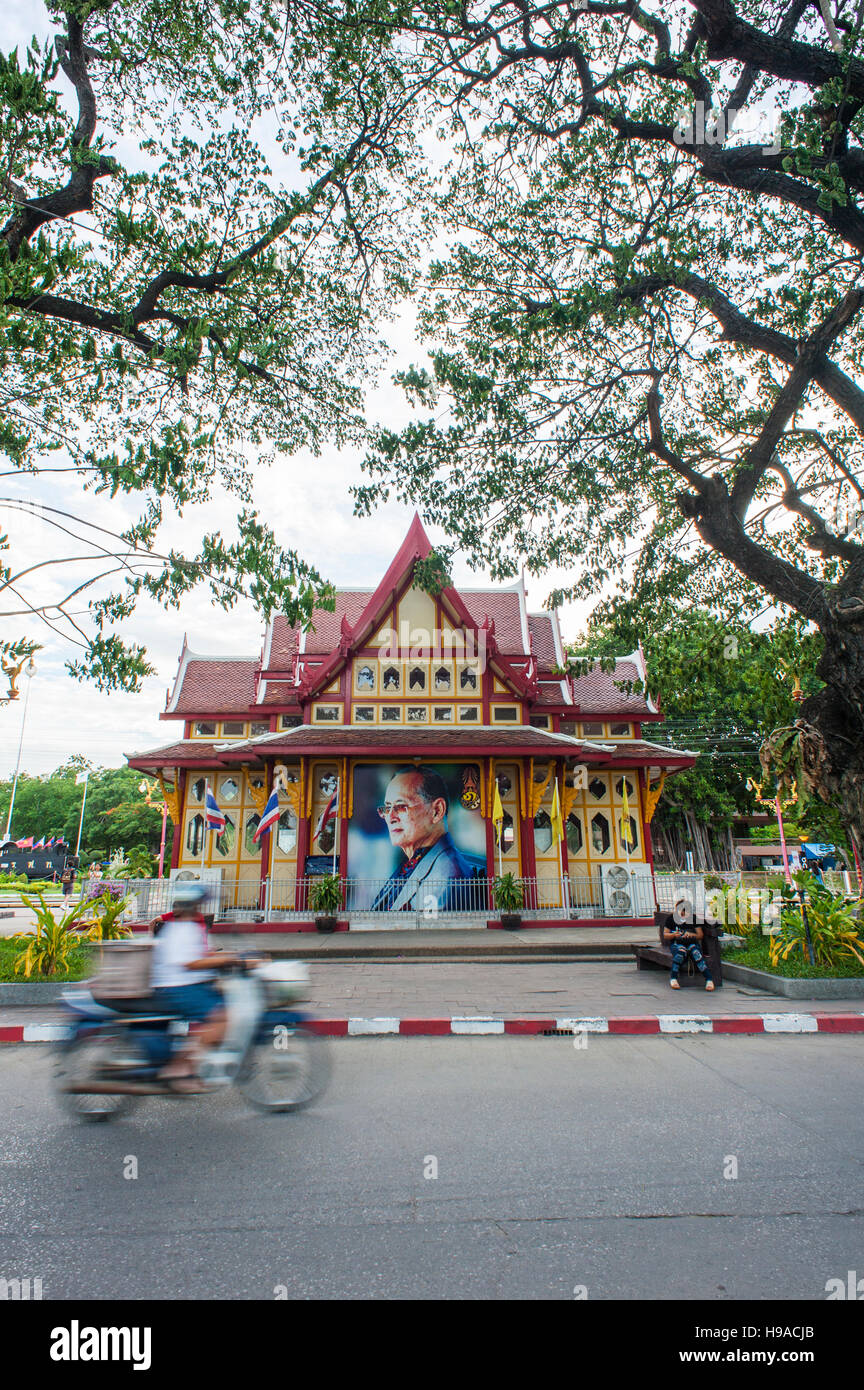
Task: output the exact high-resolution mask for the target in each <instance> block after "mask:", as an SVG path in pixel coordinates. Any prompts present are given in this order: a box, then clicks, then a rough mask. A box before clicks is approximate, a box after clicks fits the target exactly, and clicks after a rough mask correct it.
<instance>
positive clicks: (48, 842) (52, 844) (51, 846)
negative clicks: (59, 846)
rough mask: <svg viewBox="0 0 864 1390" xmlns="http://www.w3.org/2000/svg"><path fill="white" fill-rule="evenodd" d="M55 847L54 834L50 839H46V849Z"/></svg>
mask: <svg viewBox="0 0 864 1390" xmlns="http://www.w3.org/2000/svg"><path fill="white" fill-rule="evenodd" d="M53 848H54V836H53V835H52V836H51V839H50V840H46V841H45V849H53Z"/></svg>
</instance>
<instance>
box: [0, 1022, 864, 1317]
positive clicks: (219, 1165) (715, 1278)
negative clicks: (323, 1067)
mask: <svg viewBox="0 0 864 1390" xmlns="http://www.w3.org/2000/svg"><path fill="white" fill-rule="evenodd" d="M862 1046H864V1043H862V1040H860V1039H858V1038H855V1037H852V1038H846V1037H830V1036H826V1037H784V1038H772V1037H760V1038H752V1039H751V1038H734V1037H729V1038H712V1037H690V1038H683V1039H672V1038H609V1037H605V1038H597V1039H593V1038H592V1039H589V1040H588V1046H587V1047H586V1048H585V1049H584V1050H580V1049H576V1048H574V1047H573V1044H572V1043H571V1042H570V1041H569V1040H566V1039H558V1038H555V1039H539V1038H537V1039H534V1038H532V1039H518V1038H513V1039H509V1038H505V1039H488V1040H487V1039H482V1038H478V1039H465V1040H462V1039H430V1040H425V1039H411V1040H400V1039H386V1040H385V1039H382V1040H377V1039H369V1040H366V1039H349V1040H345V1041H341V1042H337V1043H334V1044H333V1052H334V1061H335V1071H334V1081H333V1085H332V1088H331V1090H330V1092H329V1094H328V1095H327V1097H326V1098H325V1099H324V1100H323V1101H322V1102H321V1103H319V1105H318V1106H317V1107H315V1108H313V1109H311V1110H309V1111H307V1112H304V1113H302V1114H300V1115H294V1116H261V1115H258V1114H256V1113H255V1112H252V1111H250V1110H248V1109H247V1108H246V1107H245V1104H244V1102H243V1100H242V1098H241V1097H240V1096H239V1095H238V1094H237V1093H235V1092H230V1093H228V1094H223V1095H221V1096H219V1097H208V1098H206V1099H199V1098H194V1099H187V1100H184V1101H173V1102H172V1101H167V1100H162V1099H158V1100H149V1101H147V1102H145V1103H144V1104H143V1105H142V1106H141V1108H140V1109H139V1110H138V1111H136V1112H135V1113H134V1115H133V1116H131V1117H130V1118H129V1119H127V1120H124V1121H122V1122H119V1123H116V1124H114V1125H105V1126H93V1127H87V1126H79V1125H76V1124H75V1123H74V1122H72V1121H69V1120H67V1119H66V1118H65V1117H63V1116H62V1115H61V1114H60V1113H59V1112H58V1111H57V1110H56V1109H55V1106H54V1103H53V1099H52V1096H51V1094H50V1089H49V1067H50V1058H49V1055H48V1051H47V1049H45V1048H40V1047H29V1048H28V1047H20V1048H8V1049H5V1050H4V1052H3V1067H2V1071H0V1113H2V1114H3V1116H4V1125H3V1130H2V1135H0V1276H2V1277H6V1278H12V1277H28V1276H29V1277H31V1278H37V1277H41V1278H42V1279H43V1283H44V1292H45V1296H46V1297H49V1298H59V1299H66V1298H75V1299H81V1298H84V1299H87V1298H90V1299H100V1298H107V1297H121V1298H148V1297H155V1298H163V1299H168V1298H177V1297H181V1298H182V1297H191V1298H198V1299H207V1298H229V1299H231V1298H234V1299H247V1298H248V1299H271V1298H273V1297H274V1290H275V1289H276V1288H277V1286H280V1285H281V1286H284V1287H285V1288H286V1289H287V1292H288V1295H289V1297H291V1298H299V1299H304V1298H336V1299H354V1298H373V1297H375V1298H391V1299H392V1298H421V1299H423V1298H426V1299H435V1298H451V1299H452V1298H458V1299H475V1298H479V1299H504V1298H518V1299H544V1298H560V1299H569V1298H572V1297H573V1291H574V1288H575V1286H577V1285H584V1286H585V1287H586V1289H587V1293H588V1297H589V1299H606V1298H627V1299H633V1298H640V1297H643V1298H644V1297H647V1298H656V1299H671V1298H697V1299H698V1298H709V1299H719V1300H722V1299H730V1298H747V1299H765V1298H782V1299H824V1297H825V1283H826V1280H828V1279H829V1278H833V1277H842V1278H844V1279H845V1277H846V1274H847V1271H848V1270H860V1271H864V1161H862V1154H864V1110H862V1105H861V1089H862V1081H861V1077H862V1066H861V1063H862V1055H864V1054H862ZM130 1156H131V1157H134V1158H136V1159H137V1163H138V1178H137V1180H126V1179H124V1177H123V1169H124V1163H125V1162H126V1160H127V1159H128V1158H129V1157H130ZM730 1156H734V1157H735V1158H736V1159H737V1164H738V1178H737V1180H727V1179H724V1176H723V1173H724V1165H725V1167H726V1170H727V1171H730V1170H731V1167H730V1163H729V1158H730ZM431 1158H434V1159H436V1160H437V1167H438V1177H437V1179H435V1178H424V1167H425V1170H426V1171H427V1172H429V1171H431V1170H432V1166H433V1165H432V1164H431V1163H430V1161H429V1160H430V1159H431Z"/></svg>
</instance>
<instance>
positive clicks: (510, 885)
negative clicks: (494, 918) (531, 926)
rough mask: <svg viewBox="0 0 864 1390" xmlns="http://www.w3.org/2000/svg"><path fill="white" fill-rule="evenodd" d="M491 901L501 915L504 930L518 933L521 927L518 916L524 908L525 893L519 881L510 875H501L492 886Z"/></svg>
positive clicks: (520, 920)
mask: <svg viewBox="0 0 864 1390" xmlns="http://www.w3.org/2000/svg"><path fill="white" fill-rule="evenodd" d="M492 899H493V901H494V903H495V906H496V908H497V909H498V911H499V912H500V913H501V925H502V927H503V928H504V930H505V931H518V930H519V928H520V927H521V925H522V918H521V917H520V915H519V914H520V912H521V910H522V908H523V907H524V906H525V893H524V890H523V888H522V884H521V883H520V881H519V879H518V878H514V877H513V875H512V873H507V874H501V875H500V877H498V878H496V879H495V882H494V883H493V885H492Z"/></svg>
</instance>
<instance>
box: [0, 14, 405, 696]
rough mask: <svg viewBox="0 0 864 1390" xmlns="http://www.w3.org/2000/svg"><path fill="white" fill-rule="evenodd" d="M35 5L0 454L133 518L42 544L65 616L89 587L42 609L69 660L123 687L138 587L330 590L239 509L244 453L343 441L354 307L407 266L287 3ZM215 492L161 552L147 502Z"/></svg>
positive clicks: (369, 346) (359, 120) (173, 599)
mask: <svg viewBox="0 0 864 1390" xmlns="http://www.w3.org/2000/svg"><path fill="white" fill-rule="evenodd" d="M49 14H50V18H51V22H52V25H53V27H54V30H55V32H54V33H53V34H52V36H51V37H50V39H49V40H48V42H47V43H46V44H45V45H44V47H43V46H42V45H41V44H40V43H39V41H38V40H37V39H36V38H34V39H33V40H32V41H31V43H30V44H29V45H28V46H27V48H26V49H23V48H22V49H20V50H19V49H16V50H14V51H13V52H11V53H7V54H0V161H2V165H3V170H4V180H3V183H2V187H0V368H2V372H3V382H4V401H3V405H4V408H3V418H2V421H0V452H2V453H3V454H4V456H5V457H6V459H7V467H8V468H11V469H12V470H13V471H20V472H21V473H22V474H25V473H27V474H29V473H32V472H34V471H35V472H37V473H38V472H39V471H40V470H41V469H49V470H51V471H53V470H56V469H65V470H66V471H68V472H72V473H77V476H78V478H79V479H80V482H81V486H82V489H83V490H84V492H85V494H86V492H87V491H88V490H89V491H95V492H97V493H101V494H104V495H105V496H107V497H111V498H113V497H118V498H131V499H133V500H135V501H137V504H138V511H139V515H138V519H137V521H135V522H134V523H133V524H132V525H131V526H129V527H128V528H126V529H123V528H122V527H121V528H118V534H116V535H114V536H111V535H109V534H108V533H107V532H104V531H103V532H102V533H101V534H100V536H99V541H100V542H101V543H103V544H104V545H105V547H106V550H105V554H106V555H107V556H108V563H104V561H103V556H102V552H101V551H100V553H99V557H98V559H96V560H95V561H94V563H93V565H92V566H91V567H90V571H89V573H87V572H85V571H84V570H82V569H81V568H80V566H76V567H75V568H74V569H70V568H69V567H68V565H65V563H64V561H63V560H62V559H58V560H57V561H56V563H57V564H58V565H59V566H60V573H61V574H62V575H64V576H68V579H69V583H68V589H69V596H70V597H71V596H72V595H73V593H76V594H77V605H76V607H77V611H78V612H79V613H80V611H81V607H82V604H81V595H82V594H83V595H84V600H85V602H86V600H87V599H88V598H92V603H91V605H90V609H89V618H90V624H89V626H88V627H87V628H86V630H85V629H82V626H81V622H80V620H76V619H75V617H74V614H73V613H72V612H70V614H69V620H68V624H66V625H65V626H64V623H63V618H64V617H65V610H60V609H58V608H57V607H56V606H52V608H51V610H50V611H51V621H52V626H54V627H55V628H57V627H59V629H60V630H61V631H63V632H65V633H66V634H67V635H69V636H70V637H71V638H72V639H73V640H75V641H77V642H78V645H79V646H80V645H81V638H82V632H83V636H84V649H83V651H82V652H81V653H80V654H78V655H76V658H75V659H74V660H72V661H71V662H70V663H69V670H70V672H71V674H72V675H73V676H74V677H76V678H78V679H82V680H84V679H86V680H91V681H93V682H95V683H96V685H97V686H98V687H99V688H101V689H106V690H108V689H113V688H123V689H127V690H135V689H138V688H139V687H140V683H141V680H142V678H143V677H144V676H145V675H147V674H148V673H149V672H151V671H152V669H153V668H152V666H151V665H150V663H149V662H148V661H147V658H146V652H145V651H144V649H143V648H142V647H141V646H140V644H138V643H136V642H134V641H133V640H130V639H129V637H128V635H127V634H128V627H127V626H126V624H125V620H126V619H128V618H129V616H130V615H131V614H132V613H133V612H134V610H135V607H136V604H137V603H138V601H139V600H140V599H141V598H148V597H150V598H153V599H155V600H156V601H157V602H159V603H162V604H164V605H170V604H176V603H177V602H178V601H179V599H180V598H181V597H182V596H183V595H184V594H186V593H188V592H189V591H190V589H192V588H193V587H194V586H196V585H198V584H204V585H206V586H207V588H208V589H209V592H210V596H211V597H212V599H213V601H214V602H215V603H217V604H218V605H221V606H222V607H224V608H231V607H233V606H234V605H235V604H236V603H237V602H238V601H240V600H241V599H249V600H251V601H252V603H253V604H255V606H256V607H257V608H258V610H259V611H260V612H261V613H262V614H264V615H269V614H270V613H272V612H282V613H285V614H287V615H288V616H289V618H290V619H291V620H292V622H297V623H300V624H308V621H309V616H310V614H311V611H312V608H313V606H314V605H315V604H316V603H318V604H321V605H322V606H327V604H328V602H329V601H330V600H331V598H332V592H331V590H330V587H329V585H327V584H326V583H325V581H324V580H323V579H322V577H321V575H320V574H319V573H318V571H317V570H316V569H315V568H314V566H312V565H310V564H309V563H308V562H307V561H306V560H304V558H303V557H302V556H301V555H300V554H299V553H298V552H296V551H295V550H293V549H286V548H283V547H282V546H280V545H279V544H278V542H277V540H276V537H275V535H274V533H273V531H272V530H271V529H270V528H269V527H268V526H267V524H266V523H265V522H264V521H262V520H261V519H260V518H259V517H257V516H256V515H255V514H254V512H253V511H252V510H251V509H250V507H249V499H250V496H251V489H252V471H253V468H254V467H255V466H256V465H257V464H258V463H266V462H269V461H270V460H271V459H272V458H273V457H274V456H276V455H280V456H285V455H290V454H292V453H294V452H295V451H297V450H299V449H301V448H302V449H307V450H310V451H311V452H313V453H315V454H319V453H320V452H321V451H322V449H323V448H324V447H325V446H328V447H331V446H332V447H341V446H344V445H349V444H352V443H354V444H356V443H357V442H359V441H361V440H362V439H363V438H365V427H364V423H363V418H362V396H361V389H362V385H363V381H364V379H365V377H366V375H367V373H368V372H369V371H370V370H371V369H372V368H373V366H374V364H375V363H376V362H377V361H378V360H379V358H380V355H381V353H382V352H383V350H384V347H383V342H382V340H381V339H380V338H379V337H378V336H377V334H376V330H375V328H374V327H373V324H372V314H373V311H374V310H375V308H376V306H378V305H379V304H380V302H381V298H382V294H383V293H384V291H385V288H387V287H389V286H390V284H391V282H393V283H395V282H398V283H399V284H400V285H401V286H404V285H405V284H406V283H407V277H408V275H409V273H410V272H409V269H408V266H407V261H406V256H405V251H404V248H403V245H402V243H401V237H397V236H396V235H395V234H394V231H393V228H392V227H391V225H390V220H389V215H388V212H387V209H386V207H385V206H384V203H385V191H386V189H387V186H388V183H389V179H390V174H391V170H393V169H395V168H396V167H398V166H399V165H400V164H401V163H402V162H403V161H402V157H401V156H400V154H399V152H398V151H397V150H392V151H391V150H388V149H387V148H386V146H385V145H381V146H375V145H374V144H373V142H372V141H371V140H370V141H366V142H364V143H358V140H357V137H358V135H360V134H361V132H362V131H363V130H364V125H365V124H366V121H367V117H368V114H369V113H368V108H367V106H366V104H365V101H366V98H365V97H364V95H363V94H354V93H353V92H352V91H350V90H349V91H348V92H345V93H342V94H341V96H340V99H339V101H338V103H336V104H334V103H333V102H332V100H330V99H328V92H327V88H328V85H329V87H331V88H332V85H333V82H334V80H335V81H337V85H338V83H339V82H341V81H342V80H343V79H344V76H345V73H344V71H343V72H342V74H341V75H339V76H338V77H337V74H336V73H335V72H334V73H329V72H326V71H325V70H324V69H322V67H321V64H320V62H317V61H316V59H315V53H316V52H317V47H318V39H317V37H315V38H314V39H313V38H312V30H313V28H314V25H313V22H312V19H311V16H310V15H309V14H308V13H307V14H304V13H303V12H302V10H297V11H295V10H293V9H292V8H291V7H288V8H286V7H285V6H284V5H277V4H274V3H273V0H219V3H218V4H217V6H216V7H215V9H214V11H213V12H212V14H211V13H210V11H206V12H205V10H203V9H201V8H200V7H197V6H194V5H193V6H188V5H173V6H172V5H165V4H163V3H161V0H100V3H98V4H87V5H84V6H62V7H59V6H53V5H52V6H50V7H49ZM310 39H312V42H311V44H310ZM371 81H372V83H373V85H374V81H375V79H374V77H372V78H371ZM337 111H338V121H337V119H336V117H337ZM337 126H338V129H337ZM221 486H225V487H227V488H228V489H229V490H230V491H232V492H233V493H234V494H235V496H236V499H237V502H238V526H237V532H236V536H235V537H234V538H233V539H232V538H230V537H228V538H223V537H222V536H221V535H218V534H211V535H208V536H205V537H204V539H203V541H202V542H201V544H200V545H199V546H197V547H196V546H195V544H194V543H191V544H190V545H189V548H188V552H184V553H181V552H179V551H174V550H170V551H168V552H167V553H166V552H164V551H161V550H160V548H159V545H158V534H159V529H160V525H161V523H162V520H163V517H164V516H171V515H175V514H177V513H181V514H182V513H183V512H184V511H185V510H186V509H187V508H189V507H190V506H192V505H194V504H198V503H203V502H206V501H207V500H208V498H209V497H210V496H211V495H212V492H213V490H214V488H216V487H221ZM9 491H14V490H13V489H11V488H10V489H9ZM52 500H53V499H52ZM3 505H7V506H8V507H10V508H11V509H12V510H13V512H14V513H15V517H16V519H17V517H18V513H19V512H20V511H22V510H24V511H26V510H27V509H28V508H27V504H25V503H24V502H23V501H22V502H18V501H16V500H15V498H14V497H13V498H11V499H6V501H5V503H4V504H3ZM85 507H86V497H85V502H84V506H82V509H81V510H82V516H76V515H74V510H75V509H74V506H73V507H70V509H69V510H68V511H63V512H61V511H57V512H55V513H50V512H45V513H44V514H39V516H37V518H36V519H37V520H39V521H41V524H42V525H44V528H45V538H46V540H47V541H49V542H50V540H51V537H52V536H53V534H54V529H53V528H54V527H56V526H60V527H62V528H65V529H66V530H67V531H71V533H72V534H73V535H77V534H79V533H80V531H81V530H82V528H83V527H85V526H86V524H87V516H86V510H85ZM10 529H11V528H10ZM187 530H188V528H187ZM90 543H91V538H90V537H89V536H88V545H89V544H90ZM52 553H55V554H56V549H52ZM18 558H20V560H21V561H22V563H21V565H20V568H21V569H22V570H26V569H27V568H28V566H29V564H31V563H32V560H31V559H30V558H29V557H27V556H25V555H20V554H19V557H18ZM52 563H54V562H52ZM10 573H11V572H10ZM9 577H10V576H9V575H8V574H7V576H6V578H7V579H8V578H9ZM94 586H95V587H94ZM109 586H114V587H113V588H110V587H109ZM56 602H57V599H56V594H54V593H52V604H56ZM13 607H15V608H16V609H17V610H18V611H20V610H21V609H22V608H23V607H25V605H24V604H22V603H21V600H20V598H16V600H15V603H14V605H13ZM18 621H20V619H18ZM28 643H30V644H31V645H32V643H31V639H30V638H29V637H28V636H27V635H26V634H25V635H24V636H22V637H21V638H20V639H19V638H15V639H14V640H13V641H12V643H11V644H10V650H11V649H12V648H15V649H18V650H22V651H23V650H24V649H25V648H26V646H27V644H28Z"/></svg>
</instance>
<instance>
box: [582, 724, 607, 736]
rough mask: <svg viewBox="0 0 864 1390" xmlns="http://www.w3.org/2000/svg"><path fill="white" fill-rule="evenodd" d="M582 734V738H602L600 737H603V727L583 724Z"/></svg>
mask: <svg viewBox="0 0 864 1390" xmlns="http://www.w3.org/2000/svg"><path fill="white" fill-rule="evenodd" d="M582 734H583V737H584V738H602V737H603V725H602V724H583V725H582Z"/></svg>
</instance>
